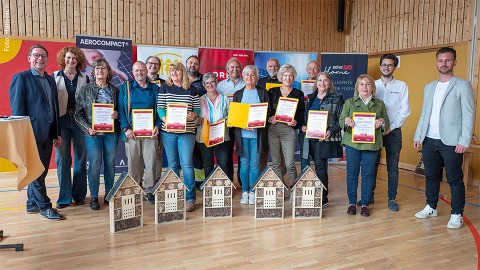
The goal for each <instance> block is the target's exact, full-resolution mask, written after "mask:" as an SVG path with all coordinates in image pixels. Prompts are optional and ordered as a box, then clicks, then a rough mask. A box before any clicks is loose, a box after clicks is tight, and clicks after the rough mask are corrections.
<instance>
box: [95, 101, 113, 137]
mask: <svg viewBox="0 0 480 270" xmlns="http://www.w3.org/2000/svg"><path fill="white" fill-rule="evenodd" d="M112 114H113V104H104V103H92V129H93V130H96V131H99V132H114V129H115V127H114V124H113V121H114V119H112Z"/></svg>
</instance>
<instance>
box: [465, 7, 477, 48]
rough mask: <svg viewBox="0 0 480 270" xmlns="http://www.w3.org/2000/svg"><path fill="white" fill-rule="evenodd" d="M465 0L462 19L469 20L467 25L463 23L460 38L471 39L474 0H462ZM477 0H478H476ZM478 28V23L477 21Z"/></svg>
mask: <svg viewBox="0 0 480 270" xmlns="http://www.w3.org/2000/svg"><path fill="white" fill-rule="evenodd" d="M464 1H465V2H464V3H465V12H464V13H463V21H464V22H469V23H468V25H464V27H463V28H462V29H463V37H462V40H471V38H472V25H473V12H472V10H473V9H474V7H475V6H474V1H475V0H464ZM477 1H478V0H477ZM477 29H478V23H477Z"/></svg>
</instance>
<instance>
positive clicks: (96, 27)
mask: <svg viewBox="0 0 480 270" xmlns="http://www.w3.org/2000/svg"><path fill="white" fill-rule="evenodd" d="M92 11H93V17H92V22H91V23H93V32H92V35H95V36H99V34H100V3H99V1H96V0H93V1H92Z"/></svg>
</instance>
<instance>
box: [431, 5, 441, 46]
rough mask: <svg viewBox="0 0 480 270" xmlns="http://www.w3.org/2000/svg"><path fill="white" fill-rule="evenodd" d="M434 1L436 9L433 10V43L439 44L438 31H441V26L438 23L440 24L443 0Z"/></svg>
mask: <svg viewBox="0 0 480 270" xmlns="http://www.w3.org/2000/svg"><path fill="white" fill-rule="evenodd" d="M432 2H434V9H433V10H434V11H433V14H434V15H433V17H434V19H433V27H432V29H431V31H432V44H438V40H439V34H438V32H439V31H440V27H438V25H439V24H440V9H441V5H440V4H441V3H440V2H442V0H432Z"/></svg>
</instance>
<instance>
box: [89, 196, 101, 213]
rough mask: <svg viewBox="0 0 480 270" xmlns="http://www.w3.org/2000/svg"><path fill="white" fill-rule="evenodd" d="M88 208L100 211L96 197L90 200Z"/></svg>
mask: <svg viewBox="0 0 480 270" xmlns="http://www.w3.org/2000/svg"><path fill="white" fill-rule="evenodd" d="M90 208H91V209H92V210H98V209H100V203H99V202H98V198H97V197H93V198H92V199H90Z"/></svg>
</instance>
